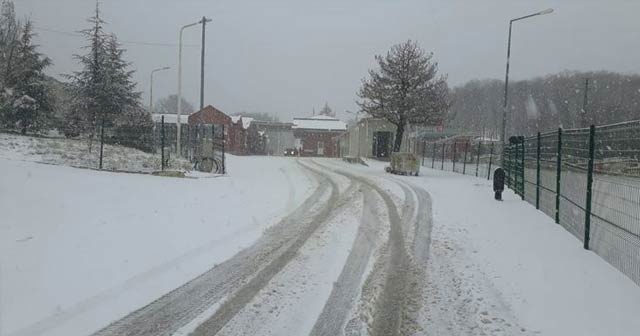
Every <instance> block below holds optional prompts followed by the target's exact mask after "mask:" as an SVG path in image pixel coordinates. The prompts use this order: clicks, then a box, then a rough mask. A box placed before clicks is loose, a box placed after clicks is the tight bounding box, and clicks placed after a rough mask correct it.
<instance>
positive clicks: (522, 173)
mask: <svg viewBox="0 0 640 336" xmlns="http://www.w3.org/2000/svg"><path fill="white" fill-rule="evenodd" d="M526 141H527V140H524V141H522V153H521V154H522V155H521V156H520V159H521V160H522V162H521V163H520V192H522V200H523V201H524V200H525V194H524V192H525V190H524V188H525V186H526V183H525V181H524V168H525V167H524V164H525V156H526V155H527V146H526V145H525V144H526Z"/></svg>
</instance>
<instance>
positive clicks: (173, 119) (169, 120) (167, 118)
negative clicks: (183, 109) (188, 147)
mask: <svg viewBox="0 0 640 336" xmlns="http://www.w3.org/2000/svg"><path fill="white" fill-rule="evenodd" d="M162 116H164V123H165V124H175V123H177V121H178V115H177V114H158V113H154V114H152V115H151V118H152V119H153V122H157V123H159V122H161V121H162ZM180 120H181V122H180V123H181V124H188V123H189V115H188V114H181V115H180Z"/></svg>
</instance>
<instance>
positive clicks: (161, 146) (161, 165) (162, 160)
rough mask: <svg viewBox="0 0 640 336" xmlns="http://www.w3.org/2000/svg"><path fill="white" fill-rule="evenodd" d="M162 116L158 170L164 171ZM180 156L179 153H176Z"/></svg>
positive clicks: (162, 120) (161, 121)
mask: <svg viewBox="0 0 640 336" xmlns="http://www.w3.org/2000/svg"><path fill="white" fill-rule="evenodd" d="M164 136H165V134H164V115H163V116H162V118H161V119H160V169H162V171H164V140H165V139H164ZM178 155H180V153H178Z"/></svg>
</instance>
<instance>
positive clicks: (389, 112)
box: [358, 40, 449, 152]
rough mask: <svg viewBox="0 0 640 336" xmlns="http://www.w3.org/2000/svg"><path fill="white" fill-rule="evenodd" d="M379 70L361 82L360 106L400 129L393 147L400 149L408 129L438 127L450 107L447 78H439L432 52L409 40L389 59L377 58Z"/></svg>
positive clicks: (373, 71) (394, 50)
mask: <svg viewBox="0 0 640 336" xmlns="http://www.w3.org/2000/svg"><path fill="white" fill-rule="evenodd" d="M376 61H377V62H378V66H379V69H376V70H369V77H370V78H368V79H363V80H362V87H361V88H360V91H359V92H358V96H359V97H360V99H361V100H360V101H359V102H358V105H359V106H360V108H361V109H362V110H363V111H364V112H365V113H367V114H369V115H371V116H373V117H376V118H384V119H386V120H388V121H389V122H390V123H392V124H394V125H395V126H396V128H397V130H396V139H395V143H394V146H393V150H394V151H395V152H397V151H399V150H400V147H401V145H402V137H403V135H404V131H405V127H406V126H407V125H408V124H412V125H438V124H440V123H442V120H443V119H444V117H445V114H446V110H447V108H448V107H449V86H448V85H447V78H446V76H438V64H437V63H436V62H433V53H427V52H425V51H424V50H423V49H422V48H420V46H418V44H417V43H415V42H413V41H411V40H409V41H407V42H405V43H402V44H398V45H395V46H393V47H392V48H391V50H390V51H389V52H387V55H386V56H384V57H383V56H376Z"/></svg>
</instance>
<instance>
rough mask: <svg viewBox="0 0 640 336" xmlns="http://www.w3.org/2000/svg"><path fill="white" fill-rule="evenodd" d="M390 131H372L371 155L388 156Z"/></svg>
mask: <svg viewBox="0 0 640 336" xmlns="http://www.w3.org/2000/svg"><path fill="white" fill-rule="evenodd" d="M391 138H392V133H391V132H373V156H374V157H377V158H388V157H389V154H390V153H389V152H390V149H391Z"/></svg>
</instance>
